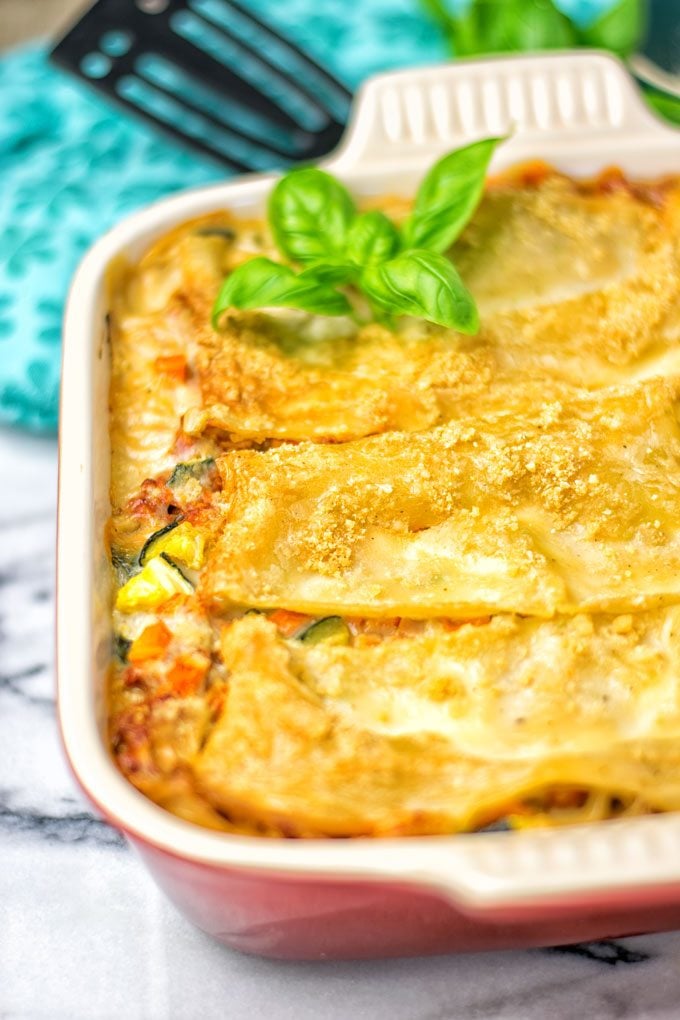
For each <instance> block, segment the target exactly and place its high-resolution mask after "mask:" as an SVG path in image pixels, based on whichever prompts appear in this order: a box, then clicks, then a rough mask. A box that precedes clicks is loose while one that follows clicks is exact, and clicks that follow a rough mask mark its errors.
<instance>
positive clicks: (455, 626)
mask: <svg viewBox="0 0 680 1020" xmlns="http://www.w3.org/2000/svg"><path fill="white" fill-rule="evenodd" d="M441 622H442V626H443V627H444V630H460V628H461V627H463V626H464V625H465V624H466V623H469V624H470V626H471V627H485V626H486V625H487V623H491V617H490V616H474V617H472V619H470V620H452V619H450V618H449V617H448V616H443V617H442V618H441Z"/></svg>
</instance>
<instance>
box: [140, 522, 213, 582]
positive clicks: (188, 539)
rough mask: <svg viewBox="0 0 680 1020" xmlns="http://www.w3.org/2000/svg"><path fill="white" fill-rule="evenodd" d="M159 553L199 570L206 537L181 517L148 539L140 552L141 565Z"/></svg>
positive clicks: (201, 564)
mask: <svg viewBox="0 0 680 1020" xmlns="http://www.w3.org/2000/svg"><path fill="white" fill-rule="evenodd" d="M159 555H166V556H169V557H170V558H171V559H173V560H179V562H180V563H183V564H184V565H185V566H187V567H190V568H191V569H192V570H198V569H199V567H202V566H203V559H204V555H205V538H204V537H203V535H202V534H201V532H200V531H199V530H198V528H195V527H194V526H193V524H190V523H189V521H184V520H182V518H181V517H180V518H179V519H178V520H176V521H173V522H172V524H168V525H167V526H166V527H165V528H161V530H160V531H156V532H155V533H154V534H153V535H151V537H150V538H148V539H147V540H146V542H145V543H144V548H143V549H142V551H141V553H140V554H139V564H140V566H142V567H143V566H144V565H145V564H146V563H147V562H148V561H149V560H150V559H152V558H153V557H154V556H159Z"/></svg>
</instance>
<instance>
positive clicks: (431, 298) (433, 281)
mask: <svg viewBox="0 0 680 1020" xmlns="http://www.w3.org/2000/svg"><path fill="white" fill-rule="evenodd" d="M361 289H362V290H363V292H364V294H365V295H366V296H367V297H368V299H369V300H370V301H371V302H372V303H374V304H375V305H376V306H377V307H378V308H379V309H380V310H381V311H384V312H386V313H387V314H389V315H415V316H417V317H418V318H421V319H427V321H428V322H435V323H437V324H438V325H440V326H448V327H450V328H451V329H456V330H458V331H459V332H460V333H476V332H477V330H478V329H479V315H478V313H477V307H476V305H475V302H474V299H473V297H472V295H471V294H470V292H469V291H468V289H467V288H466V287H465V285H464V283H463V281H462V280H461V278H460V276H459V275H458V273H457V272H456V270H455V269H454V267H453V265H452V263H451V262H450V261H449V260H448V259H447V258H445V257H444V256H443V255H439V254H438V253H437V252H433V251H405V252H402V253H401V254H400V255H397V256H396V258H393V259H390V261H389V262H383V263H380V264H377V265H374V266H368V267H367V268H366V269H365V270H364V271H363V273H362V274H361Z"/></svg>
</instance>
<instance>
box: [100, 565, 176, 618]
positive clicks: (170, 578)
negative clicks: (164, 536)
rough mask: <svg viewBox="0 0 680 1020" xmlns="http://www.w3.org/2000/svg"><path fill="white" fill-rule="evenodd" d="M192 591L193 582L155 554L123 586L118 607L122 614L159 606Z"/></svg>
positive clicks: (118, 598)
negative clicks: (176, 596) (175, 596)
mask: <svg viewBox="0 0 680 1020" xmlns="http://www.w3.org/2000/svg"><path fill="white" fill-rule="evenodd" d="M193 592H194V588H193V585H191V584H190V583H189V581H187V579H186V577H184V576H183V574H182V573H181V571H180V570H178V569H177V567H175V566H174V565H173V564H172V563H170V562H169V560H167V559H165V557H164V556H154V557H153V559H150V560H149V562H148V563H147V564H146V566H145V567H143V568H142V570H140V572H139V573H138V574H135V576H134V577H131V578H130V580H129V581H128V582H127V584H125V585H123V587H122V588H121V589H120V591H119V592H118V594H117V596H116V609H119V610H120V611H121V612H123V613H134V612H136V611H137V610H139V609H156V608H157V607H158V606H160V605H162V604H163V602H167V600H168V599H169V598H172V596H173V595H193Z"/></svg>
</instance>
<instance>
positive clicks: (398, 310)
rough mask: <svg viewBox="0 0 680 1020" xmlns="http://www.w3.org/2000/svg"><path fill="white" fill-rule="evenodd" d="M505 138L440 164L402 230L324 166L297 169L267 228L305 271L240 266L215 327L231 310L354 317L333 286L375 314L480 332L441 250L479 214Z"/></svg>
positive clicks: (283, 184) (259, 262)
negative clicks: (359, 297)
mask: <svg viewBox="0 0 680 1020" xmlns="http://www.w3.org/2000/svg"><path fill="white" fill-rule="evenodd" d="M500 140H501V139H499V138H487V139H483V140H482V141H479V142H473V143H472V144H471V145H467V146H465V147H464V148H462V149H457V150H455V151H454V152H450V153H448V155H446V156H444V157H443V158H442V159H440V160H439V161H438V162H437V163H435V165H434V166H433V167H432V169H431V170H430V171H429V173H427V174H426V176H425V178H424V179H423V181H422V183H421V185H420V187H419V189H418V192H417V194H416V199H415V203H414V206H413V211H412V213H411V215H410V216H409V217H408V219H407V220H406V222H405V223H404V225H403V227H402V229H401V230H399V228H398V227H397V226H396V224H394V223H393V222H392V220H390V219H389V218H388V217H387V216H386V215H385V214H384V213H382V212H379V211H377V210H372V211H370V212H364V213H360V212H358V211H357V208H356V206H355V203H354V200H353V199H352V196H351V195H350V193H349V192H348V191H347V189H346V188H345V187H344V185H343V184H341V183H340V182H339V181H337V180H336V179H335V178H334V177H332V176H331V175H330V174H327V173H325V172H324V171H323V170H317V169H315V168H313V167H302V168H298V169H295V170H291V171H290V172H289V173H287V174H285V176H283V177H282V178H281V179H280V180H279V181H278V183H277V184H276V186H275V187H274V189H273V190H272V193H271V195H270V197H269V204H268V214H269V224H270V227H271V231H272V234H273V237H274V240H275V242H276V245H277V247H278V249H279V251H280V252H281V254H282V255H283V256H284V258H286V259H288V260H289V261H290V262H292V263H294V264H297V265H298V266H300V267H301V268H300V269H297V270H296V269H294V268H292V267H291V266H289V265H282V264H281V263H278V262H273V261H272V260H271V259H267V258H263V257H258V258H254V259H250V260H249V261H248V262H244V263H243V264H242V265H240V266H239V267H238V268H237V269H235V270H234V271H233V272H232V273H231V274H230V275H229V276H228V277H227V279H226V280H225V281H224V283H223V284H222V287H221V288H220V291H219V294H218V296H217V300H216V302H215V306H214V308H213V325H214V326H215V328H216V329H219V326H220V323H221V321H222V316H223V313H224V312H225V311H227V310H228V309H229V308H272V307H287V308H300V309H303V310H304V311H307V312H313V313H316V314H321V315H348V314H353V309H352V305H351V304H350V302H349V300H348V297H347V294H345V293H343V292H342V291H340V290H338V289H337V288H338V287H349V288H353V289H354V290H355V291H358V292H361V293H363V295H364V297H365V298H366V299H367V300H368V303H369V305H370V307H371V308H372V309H373V311H374V312H375V314H376V315H377V316H379V317H382V318H390V317H392V316H395V315H414V316H418V317H419V318H422V319H426V320H427V321H428V322H434V323H437V324H438V325H441V326H447V327H450V328H452V329H456V330H458V331H459V332H461V333H476V332H477V330H478V329H479V316H478V314H477V308H476V306H475V302H474V299H473V297H472V295H471V294H470V293H469V291H468V290H467V289H466V287H465V285H464V284H463V281H462V280H461V278H460V276H459V275H458V273H457V272H456V270H455V268H454V267H453V264H452V263H451V261H450V260H449V259H448V258H446V257H445V256H444V254H443V253H444V252H445V251H447V250H448V249H449V248H450V247H451V245H452V244H453V242H454V241H455V240H456V238H457V237H458V236H459V234H460V232H461V231H462V230H463V228H464V227H465V225H466V223H467V222H468V220H469V219H470V217H471V216H472V214H473V212H474V211H475V208H476V207H477V204H478V203H479V200H480V198H481V195H482V191H483V188H484V178H485V175H486V171H487V168H488V165H489V161H490V159H491V157H492V155H493V152H494V150H495V148H496V146H497V145H498V143H499V141H500ZM350 293H351V290H350Z"/></svg>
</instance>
